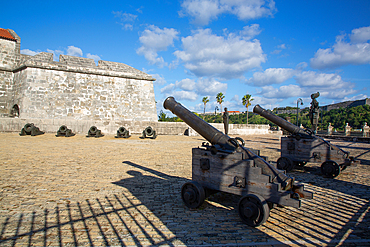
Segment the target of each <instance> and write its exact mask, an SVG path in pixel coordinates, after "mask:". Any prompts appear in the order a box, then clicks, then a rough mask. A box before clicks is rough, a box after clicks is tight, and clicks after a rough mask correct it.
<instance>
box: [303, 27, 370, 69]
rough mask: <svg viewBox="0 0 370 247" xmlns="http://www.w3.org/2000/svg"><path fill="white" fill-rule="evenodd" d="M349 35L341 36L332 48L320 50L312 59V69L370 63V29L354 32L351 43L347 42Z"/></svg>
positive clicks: (355, 30)
mask: <svg viewBox="0 0 370 247" xmlns="http://www.w3.org/2000/svg"><path fill="white" fill-rule="evenodd" d="M346 37H347V35H339V36H337V38H336V43H335V44H334V45H333V47H331V48H327V49H319V50H318V51H317V52H316V54H315V56H314V57H313V58H311V60H310V62H311V67H312V68H316V69H328V68H337V67H340V66H343V65H348V64H354V65H359V64H369V63H370V43H369V40H370V27H363V28H358V29H354V30H352V34H351V35H350V36H349V38H350V40H351V42H347V41H346Z"/></svg>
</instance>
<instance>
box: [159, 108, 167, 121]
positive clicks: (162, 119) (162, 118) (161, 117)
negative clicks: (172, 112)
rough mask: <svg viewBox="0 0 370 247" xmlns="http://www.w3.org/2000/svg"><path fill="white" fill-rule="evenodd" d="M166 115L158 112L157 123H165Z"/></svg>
mask: <svg viewBox="0 0 370 247" xmlns="http://www.w3.org/2000/svg"><path fill="white" fill-rule="evenodd" d="M166 118H167V116H166V113H164V112H163V111H162V110H161V111H160V112H159V115H158V121H160V122H166Z"/></svg>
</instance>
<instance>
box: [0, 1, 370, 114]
mask: <svg viewBox="0 0 370 247" xmlns="http://www.w3.org/2000/svg"><path fill="white" fill-rule="evenodd" d="M369 13H370V1H365V0H361V1H356V0H351V1H338V0H336V1H322V0H321V1H314V0H312V1H296V0H284V1H262V0H250V1H248V0H244V1H243V0H181V1H169V0H168V1H167V0H165V1H159V0H151V1H141V0H136V1H93V0H90V1H17V4H16V5H13V4H12V2H11V1H4V2H3V3H1V8H0V27H1V28H10V29H13V30H14V31H15V32H16V33H17V34H18V35H19V36H20V37H21V39H22V41H21V53H24V54H29V55H34V54H36V53H38V52H51V53H54V54H55V55H54V59H55V60H58V59H59V55H60V54H67V55H73V56H81V57H88V58H93V59H94V60H96V61H98V60H107V61H113V62H121V63H125V64H128V65H130V66H132V67H134V68H136V69H140V70H143V71H144V72H146V73H148V74H151V75H152V76H153V77H154V78H156V79H157V80H156V81H155V82H154V91H155V97H156V101H157V111H158V112H159V111H160V110H162V109H163V107H162V103H163V100H164V99H165V98H166V97H167V96H171V95H172V96H174V97H175V98H176V99H177V100H178V101H179V102H181V103H182V104H183V105H185V106H186V107H187V108H189V109H191V110H193V111H197V112H203V103H202V98H203V97H205V96H208V97H209V99H210V102H209V103H208V104H207V108H206V111H214V109H215V106H216V105H217V103H216V99H215V97H216V94H217V93H219V92H222V93H223V94H224V95H225V99H224V100H225V103H223V107H225V106H226V107H228V109H229V110H231V111H237V110H239V111H245V107H243V105H242V102H241V99H242V97H243V96H244V95H245V94H251V95H252V98H254V101H252V107H253V106H254V105H255V104H260V105H261V106H262V107H264V108H270V109H272V108H274V107H279V106H296V104H297V99H298V98H302V99H303V102H304V105H303V106H301V107H309V106H310V102H311V99H310V95H311V94H312V93H315V92H320V94H321V95H320V97H319V98H318V101H319V103H320V105H327V104H332V103H336V102H341V101H346V100H357V99H364V98H368V97H369V95H370V88H369V85H370V15H369ZM250 110H251V108H250ZM165 112H166V113H168V111H165Z"/></svg>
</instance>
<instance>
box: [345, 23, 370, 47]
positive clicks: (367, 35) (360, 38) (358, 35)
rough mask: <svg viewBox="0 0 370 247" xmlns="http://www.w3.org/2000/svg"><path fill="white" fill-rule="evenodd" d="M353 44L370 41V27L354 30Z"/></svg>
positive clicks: (352, 35)
mask: <svg viewBox="0 0 370 247" xmlns="http://www.w3.org/2000/svg"><path fill="white" fill-rule="evenodd" d="M350 38H351V42H353V43H364V42H367V41H369V40H370V26H369V27H361V28H357V29H353V30H352V34H351V37H350Z"/></svg>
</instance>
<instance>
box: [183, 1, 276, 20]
mask: <svg viewBox="0 0 370 247" xmlns="http://www.w3.org/2000/svg"><path fill="white" fill-rule="evenodd" d="M181 7H182V10H181V11H180V12H179V15H180V16H181V17H183V16H190V17H191V18H192V19H193V22H194V23H195V24H198V25H207V24H208V23H209V22H210V21H211V20H215V19H217V17H218V16H219V15H221V14H224V13H228V14H233V15H236V16H237V17H238V19H240V20H250V19H256V18H260V17H265V16H271V15H272V14H273V13H274V12H275V10H276V9H275V2H274V1H272V0H271V1H264V0H249V1H243V0H184V1H183V2H182V4H181Z"/></svg>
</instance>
